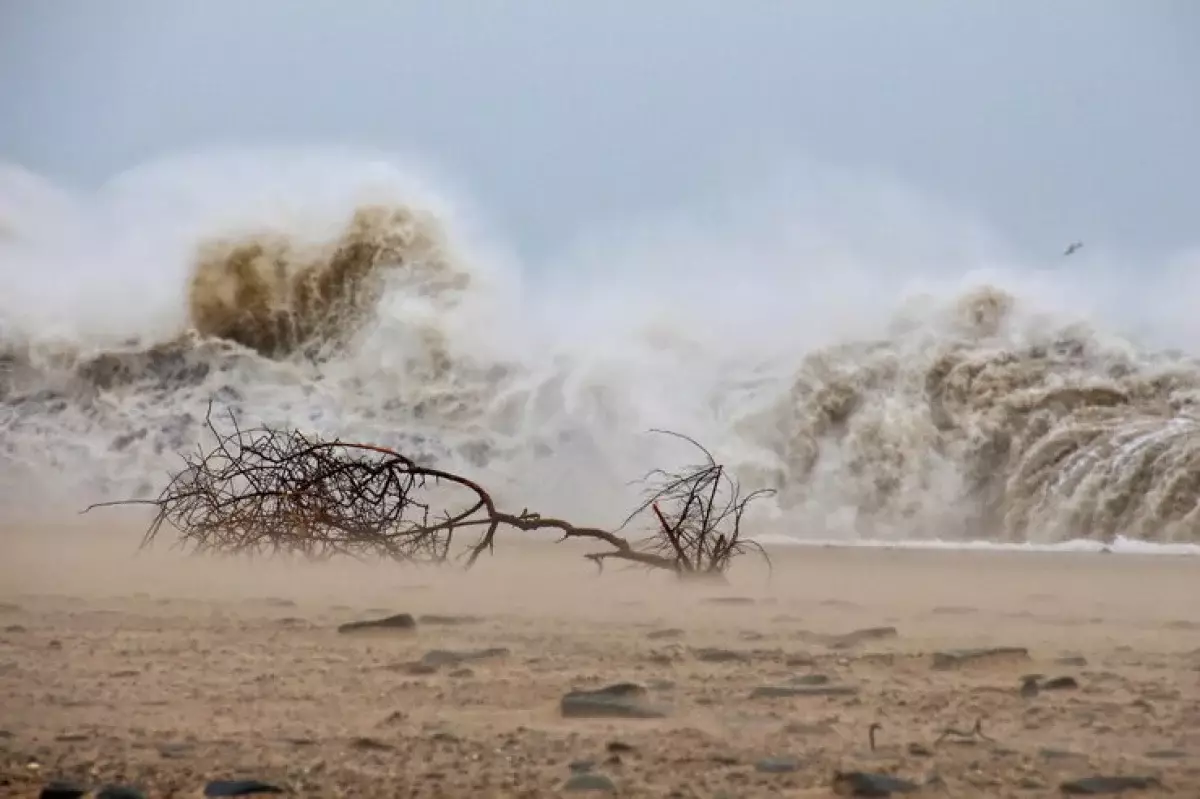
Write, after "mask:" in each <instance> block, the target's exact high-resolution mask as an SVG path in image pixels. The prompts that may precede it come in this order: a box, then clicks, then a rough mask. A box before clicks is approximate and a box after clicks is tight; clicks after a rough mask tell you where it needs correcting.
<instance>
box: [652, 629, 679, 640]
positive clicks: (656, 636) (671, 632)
mask: <svg viewBox="0 0 1200 799" xmlns="http://www.w3.org/2000/svg"><path fill="white" fill-rule="evenodd" d="M646 637H647V638H649V639H650V640H651V641H661V640H662V639H664V638H682V637H683V630H681V629H679V628H678V627H668V628H667V629H665V630H652V631H650V632H648V633H646Z"/></svg>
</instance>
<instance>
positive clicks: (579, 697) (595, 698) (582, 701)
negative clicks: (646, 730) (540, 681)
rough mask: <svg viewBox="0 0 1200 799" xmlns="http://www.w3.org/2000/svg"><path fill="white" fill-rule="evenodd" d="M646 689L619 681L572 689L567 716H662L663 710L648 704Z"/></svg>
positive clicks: (564, 702) (564, 708) (566, 703)
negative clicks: (646, 701) (590, 687)
mask: <svg viewBox="0 0 1200 799" xmlns="http://www.w3.org/2000/svg"><path fill="white" fill-rule="evenodd" d="M645 696H646V689H645V688H643V687H642V686H640V685H638V684H636V683H628V682H624V683H616V684H614V685H609V686H606V687H604V688H600V689H597V690H594V691H571V692H570V693H568V694H567V695H566V696H564V697H563V698H562V702H561V704H560V709H561V711H562V715H563V717H564V718H575V719H588V718H621V719H661V718H665V717H666V715H667V714H666V713H665V712H663V711H662V710H660V709H658V708H655V707H651V706H649V705H647V704H645Z"/></svg>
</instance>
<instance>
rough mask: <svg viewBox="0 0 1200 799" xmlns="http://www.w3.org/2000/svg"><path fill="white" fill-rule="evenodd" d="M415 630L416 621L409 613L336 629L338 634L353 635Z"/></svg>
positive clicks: (349, 624) (356, 622)
mask: <svg viewBox="0 0 1200 799" xmlns="http://www.w3.org/2000/svg"><path fill="white" fill-rule="evenodd" d="M415 629H417V620H416V619H414V618H413V617H412V614H411V613H396V614H395V615H392V616H386V617H384V618H382V619H370V620H368V621H350V622H346V623H345V624H342V625H340V626H339V627H338V628H337V631H338V632H339V633H354V632H361V631H364V630H415Z"/></svg>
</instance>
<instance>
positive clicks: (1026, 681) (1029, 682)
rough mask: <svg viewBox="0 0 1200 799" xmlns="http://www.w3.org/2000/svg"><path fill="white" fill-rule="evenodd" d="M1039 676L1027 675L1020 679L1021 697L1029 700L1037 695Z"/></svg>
mask: <svg viewBox="0 0 1200 799" xmlns="http://www.w3.org/2000/svg"><path fill="white" fill-rule="evenodd" d="M1040 679H1041V675H1040V674H1027V675H1025V676H1024V677H1022V678H1021V696H1023V697H1025V698H1026V699H1031V698H1033V697H1035V696H1037V695H1038V690H1039V689H1038V680H1040Z"/></svg>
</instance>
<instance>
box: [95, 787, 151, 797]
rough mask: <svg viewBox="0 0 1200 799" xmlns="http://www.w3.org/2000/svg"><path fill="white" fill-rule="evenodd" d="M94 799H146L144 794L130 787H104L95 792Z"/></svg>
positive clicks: (140, 790) (138, 789)
mask: <svg viewBox="0 0 1200 799" xmlns="http://www.w3.org/2000/svg"><path fill="white" fill-rule="evenodd" d="M95 799H146V794H145V792H144V791H142V789H140V788H135V787H133V786H132V785H105V786H104V787H103V788H101V789H100V790H98V791H96V794H95Z"/></svg>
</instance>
